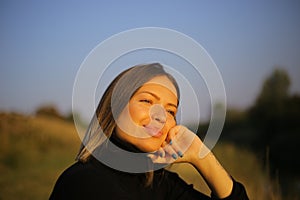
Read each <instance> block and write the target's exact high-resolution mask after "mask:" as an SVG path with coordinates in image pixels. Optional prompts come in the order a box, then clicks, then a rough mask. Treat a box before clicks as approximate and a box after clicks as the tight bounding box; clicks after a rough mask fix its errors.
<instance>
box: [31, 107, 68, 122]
mask: <svg viewBox="0 0 300 200" xmlns="http://www.w3.org/2000/svg"><path fill="white" fill-rule="evenodd" d="M35 114H36V115H40V116H41V115H42V116H48V117H55V118H59V119H65V117H64V116H63V115H62V114H60V112H59V111H58V109H57V108H56V107H55V106H54V105H43V106H40V107H38V108H37V109H36V111H35Z"/></svg>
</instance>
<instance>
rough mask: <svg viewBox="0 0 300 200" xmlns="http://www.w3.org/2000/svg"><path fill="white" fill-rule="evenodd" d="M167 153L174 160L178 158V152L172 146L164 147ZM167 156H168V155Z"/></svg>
mask: <svg viewBox="0 0 300 200" xmlns="http://www.w3.org/2000/svg"><path fill="white" fill-rule="evenodd" d="M164 150H165V152H166V153H167V154H168V155H169V156H171V157H172V158H173V159H174V160H176V159H177V158H178V155H177V152H176V150H175V149H173V147H172V145H170V144H168V145H166V146H165V147H164ZM166 156H167V155H166Z"/></svg>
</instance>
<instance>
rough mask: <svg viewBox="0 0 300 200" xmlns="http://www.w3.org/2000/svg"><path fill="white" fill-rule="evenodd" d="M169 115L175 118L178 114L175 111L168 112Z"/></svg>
mask: <svg viewBox="0 0 300 200" xmlns="http://www.w3.org/2000/svg"><path fill="white" fill-rule="evenodd" d="M167 112H168V113H169V114H171V115H172V116H173V117H175V115H176V113H175V112H174V111H173V110H168V111H167Z"/></svg>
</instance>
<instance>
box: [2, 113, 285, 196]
mask: <svg viewBox="0 0 300 200" xmlns="http://www.w3.org/2000/svg"><path fill="white" fill-rule="evenodd" d="M79 144H80V140H79V137H78V135H77V132H76V130H75V128H74V126H73V124H71V123H68V122H65V121H63V120H60V119H55V118H49V117H48V118H46V117H40V116H39V117H30V116H22V115H18V114H6V113H0V173H1V178H0V199H6V200H10V199H12V200H13V199H30V200H33V199H48V197H49V194H50V192H51V191H52V188H53V186H54V183H55V181H56V179H57V178H58V176H59V175H60V173H61V172H62V171H63V170H64V169H65V168H66V167H68V166H69V165H71V164H72V163H73V162H74V157H75V155H76V153H77V150H78V148H79ZM214 151H215V154H216V156H217V157H218V158H219V159H220V161H221V162H222V163H223V165H224V166H225V168H226V169H228V171H229V172H230V173H231V174H232V175H233V176H234V177H235V178H236V179H237V180H239V181H241V182H242V183H243V184H244V185H245V186H246V188H247V191H248V194H249V197H250V199H256V200H260V199H264V200H265V199H273V200H275V199H278V200H279V199H280V198H279V195H278V194H277V193H276V192H274V191H276V189H277V188H276V184H275V183H276V182H274V181H270V180H269V179H268V177H267V176H266V173H265V172H264V170H263V169H262V167H261V164H260V162H259V161H258V160H257V159H256V158H255V156H254V155H253V154H252V153H251V152H249V151H246V150H242V149H237V148H236V147H234V146H233V145H230V144H219V145H217V146H216V147H215V149H214ZM171 170H174V171H177V172H179V174H180V175H181V176H182V177H183V178H184V179H185V180H186V181H187V182H189V183H194V186H195V187H196V189H198V190H201V191H202V192H204V193H207V194H209V190H208V188H207V186H206V184H205V183H204V181H203V180H202V178H201V176H200V175H199V174H198V173H197V172H196V171H195V170H194V168H192V167H191V166H190V165H186V164H185V165H184V164H183V165H182V164H176V165H173V166H172V168H171ZM199 180H200V181H199Z"/></svg>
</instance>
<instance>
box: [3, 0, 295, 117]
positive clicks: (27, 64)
mask: <svg viewBox="0 0 300 200" xmlns="http://www.w3.org/2000/svg"><path fill="white" fill-rule="evenodd" d="M149 26H151V27H163V28H169V29H173V30H176V31H179V32H182V33H184V34H186V35H188V36H190V37H192V38H193V39H194V40H196V41H197V42H198V43H199V44H201V45H202V46H203V47H204V48H205V49H206V50H207V52H208V53H209V54H210V56H211V57H212V59H213V60H214V62H215V63H216V64H217V66H218V68H219V70H220V72H221V75H222V77H223V80H224V84H225V89H226V94H227V101H228V106H229V107H237V108H245V107H248V106H250V105H251V104H252V103H253V102H254V100H255V97H256V95H257V94H258V92H259V90H260V87H261V84H262V82H263V80H264V79H265V78H266V77H267V76H268V75H269V74H270V73H271V72H272V70H273V69H274V68H275V66H281V67H282V68H284V69H286V70H287V72H288V74H289V76H290V78H291V80H292V85H291V93H298V94H299V93H300V79H299V78H300V54H299V53H300V37H299V35H300V2H299V1H292V0H287V1H283V0H282V1H66V0H62V1H58V0H55V1H30V0H29V1H15V0H7V1H6V0H1V1H0V30H1V31H0V94H1V96H0V110H4V111H18V112H25V113H32V112H33V111H34V110H35V109H36V107H38V106H40V105H43V104H45V103H51V104H55V105H57V107H58V108H59V109H60V110H61V111H62V112H65V113H66V112H69V111H70V110H71V104H72V88H73V83H74V80H75V76H76V73H77V70H78V69H79V67H80V65H81V63H82V62H83V60H84V59H85V57H86V56H87V55H88V53H89V52H90V51H91V50H92V49H93V48H94V47H95V46H96V45H98V44H99V43H100V42H102V41H103V40H105V39H107V38H108V37H110V36H112V35H114V34H117V33H119V32H121V31H125V30H128V29H132V28H140V27H149Z"/></svg>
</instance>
